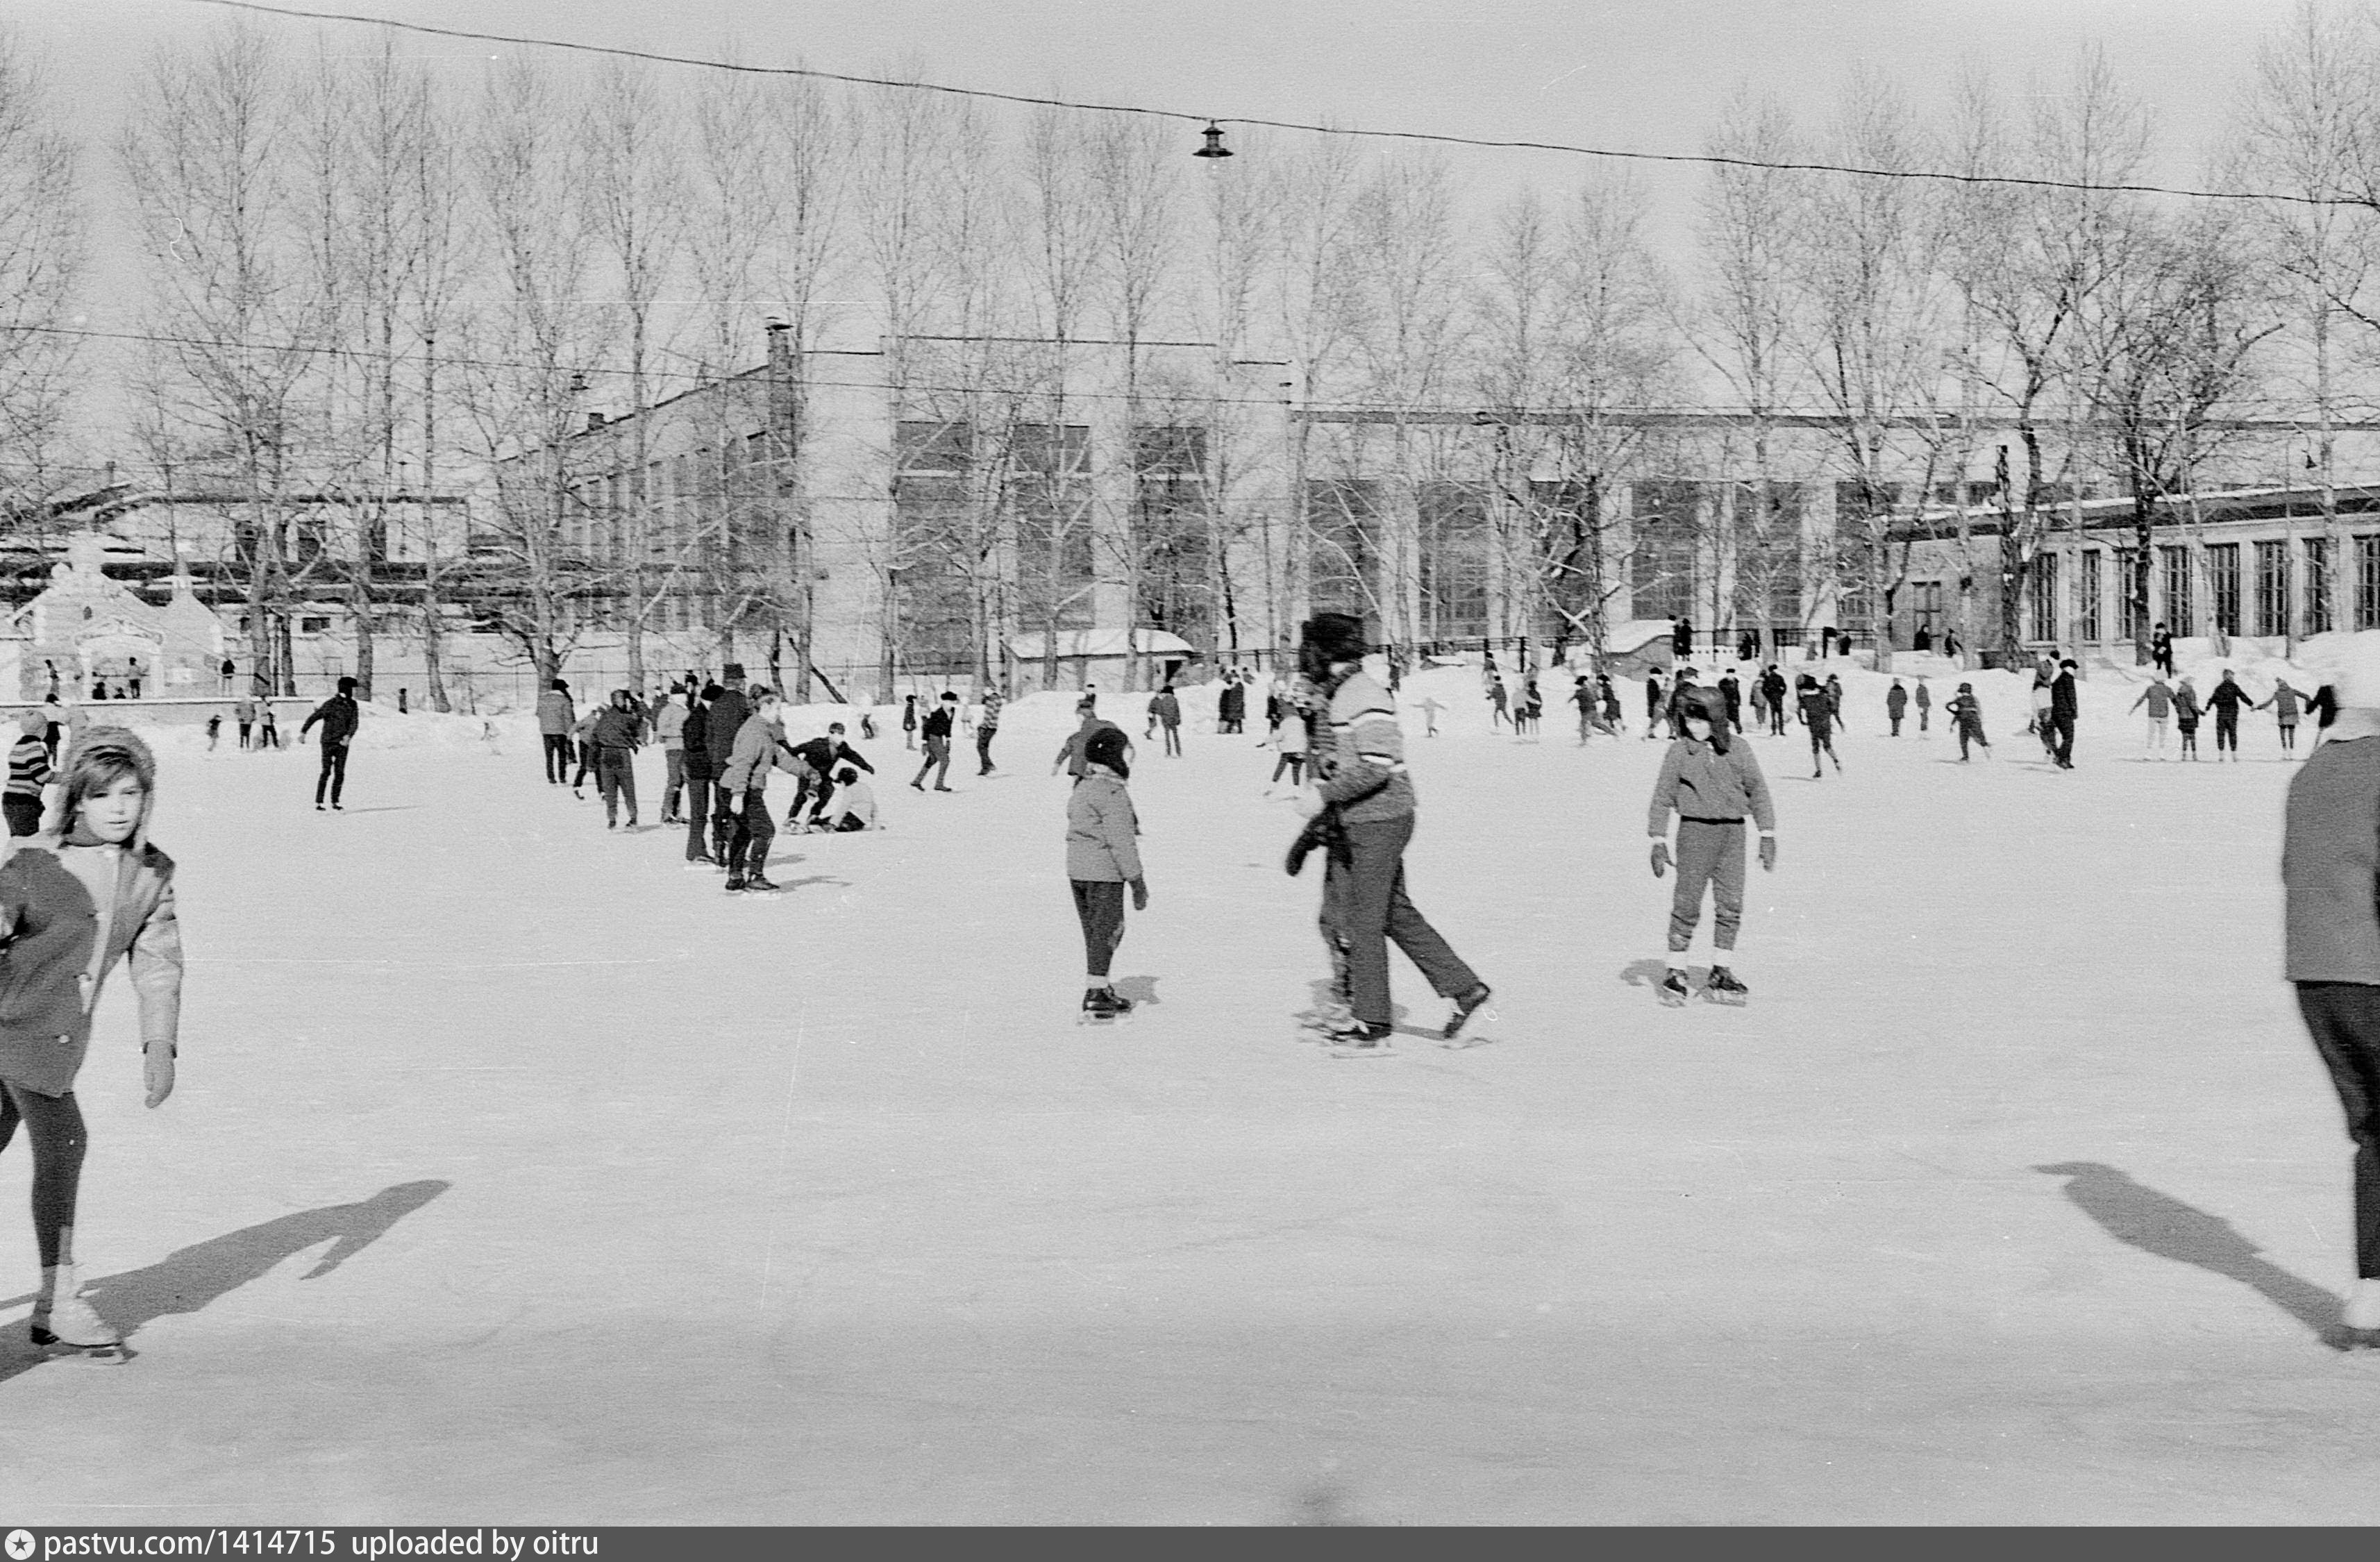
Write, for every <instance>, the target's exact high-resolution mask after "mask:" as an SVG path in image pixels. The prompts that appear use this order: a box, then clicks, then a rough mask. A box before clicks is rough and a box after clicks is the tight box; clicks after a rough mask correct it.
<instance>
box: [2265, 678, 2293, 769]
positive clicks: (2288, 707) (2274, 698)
mask: <svg viewBox="0 0 2380 1562" xmlns="http://www.w3.org/2000/svg"><path fill="white" fill-rule="evenodd" d="M2304 700H2305V696H2303V695H2301V694H2299V693H2298V692H2297V690H2295V689H2293V688H2291V687H2289V680H2288V679H2287V678H2280V679H2276V680H2275V681H2274V684H2273V692H2272V693H2271V694H2270V695H2269V696H2266V697H2265V700H2264V702H2263V704H2260V705H2258V706H2257V707H2256V708H2257V709H2259V710H2262V709H2264V708H2265V707H2267V706H2269V707H2271V708H2272V712H2273V720H2274V721H2275V722H2277V724H2278V725H2279V727H2280V731H2281V752H2282V753H2284V754H2295V753H2296V752H2297V751H2298V711H2299V709H2300V708H2301V706H2302V705H2303V703H2304Z"/></svg>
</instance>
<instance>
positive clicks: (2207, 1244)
mask: <svg viewBox="0 0 2380 1562" xmlns="http://www.w3.org/2000/svg"><path fill="white" fill-rule="evenodd" d="M2033 1169H2034V1170H2035V1171H2039V1172H2046V1173H2047V1174H2048V1175H2049V1176H2052V1177H2063V1178H2065V1179H2066V1180H2067V1182H2066V1189H2065V1193H2066V1196H2067V1197H2068V1198H2069V1199H2070V1200H2072V1201H2073V1204H2074V1206H2075V1207H2076V1208H2077V1209H2080V1210H2081V1211H2082V1212H2083V1214H2085V1215H2087V1216H2089V1217H2091V1218H2092V1219H2094V1220H2095V1221H2097V1222H2098V1223H2099V1227H2100V1229H2102V1230H2104V1231H2106V1232H2107V1234H2108V1235H2109V1236H2111V1237H2113V1238H2115V1239H2116V1240H2117V1241H2119V1242H2123V1243H2125V1244H2127V1245H2128V1246H2131V1247H2136V1248H2139V1249H2140V1250H2141V1251H2142V1252H2143V1253H2155V1254H2156V1255H2157V1256H2158V1257H2159V1258H2170V1259H2172V1260H2173V1261H2174V1262H2176V1263H2178V1264H2194V1265H2197V1266H2198V1267H2199V1268H2201V1269H2204V1270H2206V1271H2208V1272H2209V1273H2211V1274H2216V1275H2220V1276H2222V1277H2224V1278H2225V1279H2227V1280H2237V1281H2239V1282H2240V1284H2241V1285H2243V1286H2246V1287H2248V1288H2249V1289H2250V1290H2253V1291H2254V1292H2256V1294H2257V1295H2259V1296H2262V1297H2263V1298H2264V1299H2265V1301H2267V1302H2271V1303H2272V1304H2273V1305H2274V1306H2276V1307H2277V1308H2279V1309H2280V1310H2281V1311H2282V1312H2284V1313H2287V1314H2289V1316H2290V1317H2292V1318H2295V1319H2296V1320H2297V1321H2298V1322H2300V1323H2301V1324H2303V1325H2304V1326H2306V1327H2307V1328H2308V1329H2309V1330H2311V1331H2312V1332H2313V1337H2314V1338H2316V1339H2319V1340H2321V1341H2322V1342H2323V1343H2324V1344H2325V1345H2327V1346H2329V1347H2330V1348H2331V1349H2332V1350H2348V1349H2350V1347H2351V1346H2353V1345H2354V1343H2355V1339H2354V1337H2353V1335H2352V1334H2351V1333H2350V1331H2349V1330H2348V1329H2347V1328H2346V1326H2344V1325H2343V1324H2342V1323H2341V1321H2340V1316H2339V1315H2340V1314H2341V1312H2342V1311H2343V1310H2344V1307H2345V1303H2344V1302H2341V1301H2340V1299H2339V1298H2338V1296H2337V1295H2335V1294H2334V1293H2332V1292H2330V1291H2327V1290H2324V1289H2323V1288H2322V1287H2320V1286H2318V1285H2315V1284H2314V1283H2313V1281H2311V1280H2301V1279H2300V1278H2298V1277H2296V1276H2295V1275H2292V1274H2290V1273H2289V1271H2288V1270H2286V1269H2284V1268H2281V1267H2280V1266H2279V1265H2275V1264H2272V1263H2269V1262H2267V1261H2266V1260H2265V1259H2264V1258H2261V1257H2259V1256H2258V1253H2259V1251H2260V1250H2259V1249H2258V1248H2257V1246H2256V1244H2255V1243H2253V1242H2252V1241H2249V1240H2248V1239H2247V1238H2245V1237H2243V1236H2241V1235H2240V1233H2239V1232H2237V1231H2235V1230H2233V1229H2231V1222H2229V1221H2228V1220H2226V1219H2224V1218H2222V1217H2220V1216H2215V1215H2209V1214H2207V1213H2206V1212H2205V1211H2204V1210H2203V1209H2199V1208H2197V1207H2195V1206H2193V1205H2186V1204H2184V1203H2182V1202H2181V1201H2180V1199H2177V1198H2175V1197H2173V1196H2172V1195H2171V1194H2169V1193H2158V1192H2157V1191H2156V1190H2155V1188H2150V1187H2146V1186H2143V1184H2141V1183H2138V1182H2135V1181H2132V1180H2131V1178H2130V1177H2129V1176H2127V1175H2125V1174H2124V1173H2123V1172H2121V1171H2119V1170H2118V1169H2117V1168H2114V1167H2112V1166H2103V1165H2101V1164H2100V1163H2099V1162H2097V1161H2058V1162H2055V1163H2053V1164H2051V1165H2048V1166H2036V1167H2034V1168H2033Z"/></svg>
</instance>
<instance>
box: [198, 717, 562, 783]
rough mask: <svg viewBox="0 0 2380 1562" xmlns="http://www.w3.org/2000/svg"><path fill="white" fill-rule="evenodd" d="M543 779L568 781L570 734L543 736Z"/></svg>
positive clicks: (244, 737) (244, 734) (244, 738)
mask: <svg viewBox="0 0 2380 1562" xmlns="http://www.w3.org/2000/svg"><path fill="white" fill-rule="evenodd" d="M239 741H240V743H241V744H242V745H246V744H247V742H248V729H247V728H246V727H242V728H241V729H240V730H239ZM545 779H546V780H547V781H551V782H553V784H555V785H556V786H559V785H560V784H562V783H563V782H564V781H568V780H569V779H570V734H569V733H546V734H545Z"/></svg>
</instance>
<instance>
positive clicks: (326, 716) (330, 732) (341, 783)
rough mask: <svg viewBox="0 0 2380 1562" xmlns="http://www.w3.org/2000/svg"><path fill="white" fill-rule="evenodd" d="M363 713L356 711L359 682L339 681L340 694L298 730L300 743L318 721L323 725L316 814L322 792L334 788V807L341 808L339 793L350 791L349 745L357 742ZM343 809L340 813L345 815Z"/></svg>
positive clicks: (315, 800) (318, 708)
mask: <svg viewBox="0 0 2380 1562" xmlns="http://www.w3.org/2000/svg"><path fill="white" fill-rule="evenodd" d="M361 716H362V712H361V711H359V710H358V709H357V708H356V681H355V680H354V679H353V678H342V679H340V680H339V692H338V693H337V694H334V695H333V696H331V697H330V698H328V699H326V700H324V701H323V702H322V704H320V705H318V706H316V707H315V708H314V714H312V715H311V716H309V717H307V718H306V723H305V725H304V726H301V727H299V728H298V729H297V741H298V742H299V743H304V742H305V741H306V734H307V733H309V732H310V731H311V730H312V729H313V725H314V723H315V722H317V721H320V722H321V723H322V771H321V772H320V773H319V774H317V775H316V776H315V778H314V811H315V812H316V813H318V814H319V813H321V812H322V789H323V788H324V787H326V786H327V787H329V788H330V789H331V806H332V807H334V808H338V807H339V793H342V792H345V791H346V788H347V745H349V744H351V743H353V742H354V741H355V737H356V728H357V727H358V725H359V724H360V719H361ZM345 811H346V810H345V809H341V812H345Z"/></svg>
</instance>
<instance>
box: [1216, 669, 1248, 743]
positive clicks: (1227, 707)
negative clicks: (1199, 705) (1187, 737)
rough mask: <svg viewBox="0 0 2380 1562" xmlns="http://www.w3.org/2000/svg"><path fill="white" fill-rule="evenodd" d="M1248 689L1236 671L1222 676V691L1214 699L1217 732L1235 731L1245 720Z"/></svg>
mask: <svg viewBox="0 0 2380 1562" xmlns="http://www.w3.org/2000/svg"><path fill="white" fill-rule="evenodd" d="M1247 711H1248V691H1247V689H1246V687H1245V685H1243V684H1241V682H1240V675H1239V674H1238V673H1236V672H1230V673H1226V674H1224V676H1223V692H1222V693H1221V694H1220V695H1219V696H1216V700H1215V718H1216V720H1215V727H1216V730H1217V731H1218V732H1223V733H1236V732H1238V731H1239V730H1240V727H1241V724H1242V723H1243V722H1244V721H1245V720H1247Z"/></svg>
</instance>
